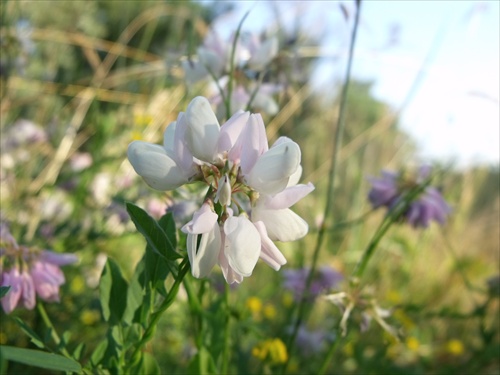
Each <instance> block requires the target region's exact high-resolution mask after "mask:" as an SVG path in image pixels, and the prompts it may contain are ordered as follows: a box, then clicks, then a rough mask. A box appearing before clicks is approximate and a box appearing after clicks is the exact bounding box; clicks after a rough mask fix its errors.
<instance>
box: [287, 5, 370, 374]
mask: <svg viewBox="0 0 500 375" xmlns="http://www.w3.org/2000/svg"><path fill="white" fill-rule="evenodd" d="M360 11H361V1H359V2H357V3H356V11H355V18H354V25H353V28H352V32H351V40H350V44H349V56H348V60H347V67H346V72H345V77H344V85H343V87H342V93H341V97H340V109H339V117H338V121H337V126H336V130H335V135H334V140H333V143H334V148H333V154H332V158H331V164H330V169H329V172H328V187H327V190H326V192H327V194H326V204H325V210H324V213H323V222H322V224H321V226H320V228H319V231H318V237H317V240H316V246H315V248H314V252H313V259H312V264H311V270H310V272H309V276H308V278H307V281H306V290H309V287H310V285H311V283H312V281H313V278H314V274H315V271H316V268H317V264H318V259H319V253H320V250H321V247H322V245H323V241H324V237H325V234H326V229H327V226H326V222H327V220H328V219H329V216H330V213H331V211H332V210H331V207H332V205H333V202H334V197H335V194H334V189H333V187H334V186H335V176H336V174H337V168H338V160H339V155H340V148H341V146H342V138H343V134H344V128H345V112H346V103H347V93H348V90H349V83H350V77H351V69H352V64H353V61H354V58H353V57H354V46H355V44H356V36H357V31H358V25H359V15H360ZM306 305H307V299H306V297H305V296H303V297H302V299H301V300H300V302H299V304H298V308H297V309H298V312H297V318H296V320H295V324H294V326H293V331H292V335H291V336H290V339H289V341H288V345H287V347H288V352H289V353H290V354H291V353H292V351H293V348H294V345H295V339H296V337H297V333H298V331H299V327H300V325H301V324H302V321H303V319H304V315H305V313H306ZM289 358H290V357H289ZM288 363H289V360H287V361H286V362H285V364H284V365H283V368H282V373H285V372H286V369H287V366H288Z"/></svg>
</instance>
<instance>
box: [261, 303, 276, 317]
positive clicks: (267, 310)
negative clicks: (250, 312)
mask: <svg viewBox="0 0 500 375" xmlns="http://www.w3.org/2000/svg"><path fill="white" fill-rule="evenodd" d="M263 312H264V316H265V317H266V319H269V320H273V319H274V318H276V315H277V314H278V313H277V312H276V308H275V307H274V306H273V305H265V306H264V311H263Z"/></svg>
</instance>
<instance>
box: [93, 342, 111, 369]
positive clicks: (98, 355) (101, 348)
mask: <svg viewBox="0 0 500 375" xmlns="http://www.w3.org/2000/svg"><path fill="white" fill-rule="evenodd" d="M107 348H108V340H103V341H101V342H100V343H99V345H97V347H96V348H95V349H94V352H93V353H92V355H91V356H90V363H92V366H93V367H97V365H98V364H99V363H101V361H102V360H103V358H104V353H106V349H107Z"/></svg>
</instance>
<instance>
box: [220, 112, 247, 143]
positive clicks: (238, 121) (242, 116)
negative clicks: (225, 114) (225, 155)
mask: <svg viewBox="0 0 500 375" xmlns="http://www.w3.org/2000/svg"><path fill="white" fill-rule="evenodd" d="M249 117H250V112H243V111H238V112H236V113H235V114H234V115H232V116H231V118H230V119H229V120H227V121H226V123H225V124H224V125H222V126H221V128H220V135H219V142H218V147H217V148H218V152H220V153H222V152H224V151H229V150H231V148H232V147H233V146H234V144H235V143H236V140H237V139H238V137H239V136H240V134H241V132H242V131H243V129H244V128H245V125H246V123H247V121H248V118H249Z"/></svg>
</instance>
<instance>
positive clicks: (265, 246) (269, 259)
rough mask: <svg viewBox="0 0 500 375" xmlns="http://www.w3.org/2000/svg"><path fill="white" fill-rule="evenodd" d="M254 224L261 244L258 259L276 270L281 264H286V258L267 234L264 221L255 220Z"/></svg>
mask: <svg viewBox="0 0 500 375" xmlns="http://www.w3.org/2000/svg"><path fill="white" fill-rule="evenodd" d="M254 225H255V228H257V230H258V231H259V234H260V240H261V244H262V248H261V252H260V259H262V260H263V261H264V262H266V263H267V264H268V265H269V266H271V268H273V269H274V270H276V271H278V270H279V269H280V268H281V266H283V265H284V264H286V258H285V257H284V256H283V254H282V253H281V251H280V250H279V249H278V248H277V247H276V245H275V244H274V242H273V241H271V239H270V238H269V236H268V235H267V230H266V226H265V225H264V223H263V222H262V221H257V222H256V223H254Z"/></svg>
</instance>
